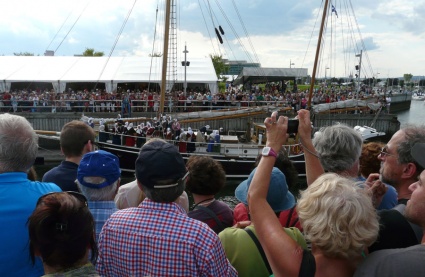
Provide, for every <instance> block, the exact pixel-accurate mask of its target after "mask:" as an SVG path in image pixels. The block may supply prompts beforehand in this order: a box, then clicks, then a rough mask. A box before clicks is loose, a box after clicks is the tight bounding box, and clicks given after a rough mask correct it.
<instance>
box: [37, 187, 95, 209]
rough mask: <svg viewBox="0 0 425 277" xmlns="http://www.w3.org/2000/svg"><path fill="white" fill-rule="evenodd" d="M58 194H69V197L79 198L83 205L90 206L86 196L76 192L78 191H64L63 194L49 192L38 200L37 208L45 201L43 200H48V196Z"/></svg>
mask: <svg viewBox="0 0 425 277" xmlns="http://www.w3.org/2000/svg"><path fill="white" fill-rule="evenodd" d="M56 193H67V194H69V195H72V196H74V197H75V198H77V199H78V200H79V201H80V202H81V203H83V204H84V206H86V207H87V206H88V204H87V198H86V197H85V196H84V194H81V193H79V192H76V191H63V192H49V193H46V194H45V195H42V196H41V197H40V198H38V200H37V204H36V206H38V205H40V203H41V202H42V201H43V199H44V198H46V197H47V196H49V195H53V194H56Z"/></svg>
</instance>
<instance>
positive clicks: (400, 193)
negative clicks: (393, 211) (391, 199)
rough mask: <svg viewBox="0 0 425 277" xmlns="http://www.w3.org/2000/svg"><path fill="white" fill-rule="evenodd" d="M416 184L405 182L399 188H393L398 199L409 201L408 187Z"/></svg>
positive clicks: (410, 193)
mask: <svg viewBox="0 0 425 277" xmlns="http://www.w3.org/2000/svg"><path fill="white" fill-rule="evenodd" d="M414 182H416V181H415V180H406V181H404V182H403V183H402V184H401V185H400V186H394V187H395V189H396V190H397V198H398V199H410V197H411V196H412V192H411V191H410V190H409V186H410V185H411V184H413V183H414Z"/></svg>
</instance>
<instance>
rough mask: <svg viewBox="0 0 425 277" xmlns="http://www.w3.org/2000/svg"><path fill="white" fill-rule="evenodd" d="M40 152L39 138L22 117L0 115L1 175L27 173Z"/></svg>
mask: <svg viewBox="0 0 425 277" xmlns="http://www.w3.org/2000/svg"><path fill="white" fill-rule="evenodd" d="M37 151H38V136H37V134H36V133H35V132H34V129H33V128H32V126H31V124H30V123H29V122H28V120H26V119H25V118H24V117H22V116H17V115H12V114H8V113H6V114H1V115H0V173H4V172H27V171H28V170H29V169H30V168H31V166H32V165H33V164H34V161H35V158H36V156H37Z"/></svg>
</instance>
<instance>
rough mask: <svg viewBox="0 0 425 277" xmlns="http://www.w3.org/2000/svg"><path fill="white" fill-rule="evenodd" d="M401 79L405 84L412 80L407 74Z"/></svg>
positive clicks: (410, 75)
mask: <svg viewBox="0 0 425 277" xmlns="http://www.w3.org/2000/svg"><path fill="white" fill-rule="evenodd" d="M403 77H404V81H405V82H406V83H409V82H410V80H412V77H413V75H412V74H410V73H409V74H404V75H403Z"/></svg>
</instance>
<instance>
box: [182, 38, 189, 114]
mask: <svg viewBox="0 0 425 277" xmlns="http://www.w3.org/2000/svg"><path fill="white" fill-rule="evenodd" d="M183 53H184V87H183V89H184V110H185V111H186V99H187V98H186V91H187V80H186V67H187V56H186V55H187V53H189V51H187V48H186V43H185V44H184V51H183Z"/></svg>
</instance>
